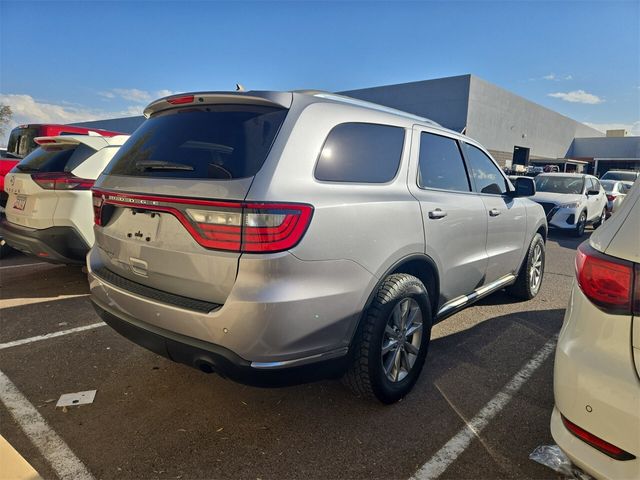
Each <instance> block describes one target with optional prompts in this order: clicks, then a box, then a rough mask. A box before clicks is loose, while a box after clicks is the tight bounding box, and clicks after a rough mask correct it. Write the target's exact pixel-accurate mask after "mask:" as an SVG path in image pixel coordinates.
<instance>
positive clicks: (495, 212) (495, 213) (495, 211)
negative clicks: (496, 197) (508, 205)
mask: <svg viewBox="0 0 640 480" xmlns="http://www.w3.org/2000/svg"><path fill="white" fill-rule="evenodd" d="M498 215H500V210H498V209H497V208H492V209H491V210H489V216H491V217H497V216H498Z"/></svg>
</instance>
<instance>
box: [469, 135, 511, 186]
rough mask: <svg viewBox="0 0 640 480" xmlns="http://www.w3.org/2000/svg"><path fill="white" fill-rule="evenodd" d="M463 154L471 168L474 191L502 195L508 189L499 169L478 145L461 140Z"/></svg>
mask: <svg viewBox="0 0 640 480" xmlns="http://www.w3.org/2000/svg"><path fill="white" fill-rule="evenodd" d="M462 145H463V147H462V148H463V151H464V155H465V157H466V159H467V162H468V164H469V167H470V168H471V176H472V177H473V181H474V183H475V191H476V192H478V193H489V194H493V195H502V194H504V193H506V192H507V191H508V187H507V181H506V179H505V178H504V176H503V175H502V173H501V172H500V169H499V168H498V167H497V166H496V164H495V163H493V161H491V159H490V158H489V157H488V156H487V155H486V154H485V153H484V152H483V151H482V150H480V149H479V148H478V147H474V146H473V145H469V144H468V143H465V142H462Z"/></svg>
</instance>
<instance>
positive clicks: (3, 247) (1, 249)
mask: <svg viewBox="0 0 640 480" xmlns="http://www.w3.org/2000/svg"><path fill="white" fill-rule="evenodd" d="M11 253H13V248H11V247H10V246H9V245H8V244H6V243H4V244H1V243H0V258H6V257H7V256H9V255H11Z"/></svg>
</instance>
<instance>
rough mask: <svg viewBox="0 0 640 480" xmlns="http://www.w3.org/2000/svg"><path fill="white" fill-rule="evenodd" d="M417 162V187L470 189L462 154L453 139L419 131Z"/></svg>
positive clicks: (466, 190) (461, 190) (463, 190)
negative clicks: (418, 156)
mask: <svg viewBox="0 0 640 480" xmlns="http://www.w3.org/2000/svg"><path fill="white" fill-rule="evenodd" d="M419 163H420V166H419V169H418V186H419V187H421V188H439V189H443V190H455V191H459V192H469V191H471V188H470V187H469V178H468V177H467V171H466V169H465V167H464V161H463V159H462V154H461V153H460V148H459V147H458V142H457V141H456V140H455V139H453V138H448V137H443V136H440V135H434V134H432V133H426V132H423V133H421V134H420V160H419Z"/></svg>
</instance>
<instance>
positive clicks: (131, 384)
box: [0, 234, 580, 479]
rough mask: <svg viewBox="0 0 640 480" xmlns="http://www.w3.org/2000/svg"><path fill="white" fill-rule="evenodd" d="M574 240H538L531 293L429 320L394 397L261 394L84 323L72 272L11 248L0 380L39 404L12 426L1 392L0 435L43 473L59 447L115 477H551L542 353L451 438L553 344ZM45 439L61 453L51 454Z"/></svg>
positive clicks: (336, 386) (49, 474)
mask: <svg viewBox="0 0 640 480" xmlns="http://www.w3.org/2000/svg"><path fill="white" fill-rule="evenodd" d="M579 243H580V240H578V239H574V238H570V237H566V236H561V235H553V234H552V235H551V237H550V239H549V241H548V243H547V259H546V272H545V277H544V283H543V285H542V289H541V291H540V293H539V295H538V296H537V297H536V298H535V299H534V300H532V301H529V302H519V301H514V300H513V299H512V298H510V297H509V296H507V295H506V294H505V293H502V292H499V293H496V294H494V295H492V296H490V297H487V298H486V299H484V300H482V301H481V302H479V303H477V304H476V305H474V306H473V307H471V308H468V309H467V310H464V311H462V312H460V313H458V314H456V315H454V316H452V317H450V318H448V319H446V320H445V321H443V322H441V323H440V324H438V325H437V326H435V327H434V329H433V335H432V343H431V346H430V351H429V355H428V358H427V363H426V365H425V369H424V371H423V373H422V376H421V378H420V379H419V381H418V383H417V385H416V387H415V389H414V390H413V392H412V393H411V394H410V395H408V396H407V397H406V398H405V399H404V400H402V401H401V402H399V403H397V404H395V405H391V406H383V405H381V404H377V403H374V402H370V401H363V400H361V399H358V398H356V397H354V396H352V395H351V393H349V392H348V391H347V390H346V389H345V388H344V387H343V386H342V385H341V384H340V382H338V381H325V382H318V383H312V384H306V385H301V386H296V387H288V388H280V389H259V388H253V387H247V386H243V385H239V384H236V383H233V382H231V381H227V380H224V379H222V378H220V377H218V376H216V375H206V374H204V373H202V372H199V371H197V370H194V369H191V368H189V367H186V366H183V365H179V364H175V363H172V362H171V361H169V360H166V359H164V358H161V357H158V356H156V355H155V354H153V353H151V352H148V351H146V350H144V349H143V348H140V347H138V346H136V345H134V344H132V343H130V342H129V341H128V340H126V339H124V338H122V337H120V336H119V335H118V334H116V333H115V332H114V331H112V330H111V329H110V328H109V327H107V326H104V325H96V324H98V323H99V322H100V319H99V318H98V317H97V316H96V315H95V313H94V312H93V309H92V307H91V305H90V302H89V299H88V287H87V285H86V278H85V274H84V273H83V272H82V269H81V268H79V267H67V266H56V265H49V264H46V263H41V262H38V260H37V259H28V258H26V257H23V256H20V255H17V254H16V255H14V256H13V257H10V258H9V259H6V260H3V261H2V262H1V264H0V374H3V375H4V376H5V378H6V379H8V380H7V381H5V382H4V383H2V382H0V388H4V389H7V388H9V387H7V384H10V385H11V388H15V390H17V391H19V392H20V393H21V395H18V397H19V398H23V400H20V401H23V402H26V403H28V404H30V405H31V406H33V407H34V408H35V410H36V411H37V412H38V413H39V415H34V414H30V415H28V414H25V415H23V416H22V417H21V418H22V421H21V424H19V423H18V422H17V421H16V418H15V416H16V407H15V405H14V406H13V407H11V408H12V410H11V412H10V411H9V409H8V408H7V402H6V401H4V402H0V433H1V434H2V435H3V436H4V437H5V438H6V439H7V440H8V441H9V442H10V443H11V444H12V445H13V446H14V447H15V448H16V449H17V450H18V451H19V452H20V453H21V454H22V455H23V456H24V457H25V458H26V459H27V461H28V462H29V463H30V464H31V465H32V466H33V467H34V468H35V469H36V470H37V471H38V472H39V473H40V474H41V475H42V476H43V477H44V478H56V477H57V474H56V472H58V473H59V472H60V471H61V470H60V468H54V467H52V463H51V462H52V460H51V459H52V458H54V459H57V460H56V461H57V462H58V463H57V465H58V466H59V464H60V462H62V463H63V464H64V462H69V461H71V460H69V457H74V458H75V459H77V460H78V462H79V463H80V464H81V465H82V464H83V465H84V466H86V470H88V472H90V475H92V476H93V477H95V478H118V479H132V478H163V479H164V478H167V479H169V478H173V479H180V478H181V479H195V478H252V479H257V478H260V479H268V478H269V479H270V478H274V479H288V478H322V479H330V478H381V479H382V478H384V479H389V478H394V479H396V478H397V479H407V478H409V477H411V476H412V475H414V474H415V473H416V472H417V471H419V469H420V468H421V467H422V466H423V465H425V464H426V463H429V462H430V461H431V462H432V463H433V462H435V464H436V465H440V467H442V466H443V465H445V466H444V468H440V470H438V472H439V473H438V474H439V478H455V479H460V478H474V479H478V478H487V479H489V478H492V479H493V478H518V479H526V478H536V479H537V478H554V477H555V473H554V472H552V471H551V470H549V469H547V468H546V467H543V466H541V465H538V464H536V463H534V462H532V461H530V460H529V459H528V455H529V453H530V452H531V451H532V450H533V449H534V448H535V447H536V446H538V445H546V444H551V443H553V440H552V438H551V434H550V432H549V418H550V415H551V410H552V406H553V354H551V355H549V356H546V357H543V358H542V360H541V363H540V364H539V366H537V367H536V369H533V370H531V371H530V372H529V374H528V376H527V377H526V379H525V380H526V381H523V382H521V383H522V385H521V386H520V388H519V389H518V390H517V391H513V392H511V394H510V396H509V398H508V400H509V401H507V402H506V403H505V402H503V403H502V404H501V408H500V409H499V410H496V411H494V412H493V416H492V417H491V418H490V419H489V420H488V421H486V422H484V423H483V428H481V429H471V430H467V431H470V432H472V433H471V436H470V441H469V442H467V444H465V445H466V446H463V447H460V442H459V441H458V437H456V435H457V434H459V433H460V432H461V431H462V432H464V430H465V425H472V426H474V425H476V423H474V421H475V420H477V419H478V418H479V417H478V415H479V412H484V411H485V410H486V408H487V406H489V409H490V410H491V409H493V410H495V408H494V407H495V403H493V402H495V400H496V398H497V399H498V400H504V397H503V396H501V394H500V392H501V391H503V390H504V388H505V385H508V384H509V382H510V381H511V380H512V379H513V377H514V375H515V374H516V373H518V372H519V371H520V370H521V369H522V368H523V366H526V365H527V362H528V361H530V360H531V359H532V357H534V356H535V355H536V353H539V352H540V350H541V349H543V348H544V346H545V344H547V342H551V343H553V342H554V338H555V336H556V334H557V333H558V331H559V329H560V326H561V324H562V319H563V315H564V309H565V307H566V304H567V299H568V294H569V291H570V288H571V283H572V281H573V268H574V267H573V261H574V255H575V248H576V247H577V245H578V244H579ZM79 327H87V329H82V328H79ZM77 328H78V330H73V329H77ZM67 330H72V333H68V334H65V335H60V336H50V335H49V334H52V333H56V332H62V331H67ZM33 338H35V341H29V343H21V342H20V341H21V340H24V339H33ZM518 378H519V379H520V377H518ZM520 380H521V379H520ZM3 385H4V386H3ZM93 389H95V390H97V395H96V398H95V401H94V402H93V403H92V404H89V405H83V406H79V407H69V408H68V409H66V411H65V410H63V409H61V408H56V407H55V403H56V401H57V399H58V398H59V397H60V395H62V394H65V393H71V392H78V391H84V390H93ZM7 396H9V394H7V392H0V398H2V399H4V400H6V398H7ZM12 398H14V399H15V398H16V395H14V396H13V397H12ZM16 401H17V400H16ZM25 408H27V407H25ZM483 409H485V410H483ZM493 410H492V411H493ZM480 416H481V417H482V415H480ZM38 418H40V420H38ZM483 418H484V417H483ZM481 420H482V418H481ZM25 422H26V423H29V422H35V423H36V424H38V425H39V426H40V430H38V428H35V427H33V426H32V427H29V425H27V426H26V427H25ZM38 422H40V423H38ZM42 425H44V427H43V426H42ZM42 429H44V433H43V430H42ZM25 431H26V433H25ZM34 431H35V433H34ZM51 432H54V433H51ZM38 435H40V437H39V438H37V437H38ZM452 439H454V441H452ZM58 444H63V446H64V447H65V448H66V449H67V450H68V451H67V450H64V449H63V453H65V452H66V454H67V455H66V456H65V455H62V456H61V455H58V456H57V457H55V455H54V456H53V457H52V455H53V454H52V453H51V450H52V448H53V447H51V446H52V445H54V446H55V445H58ZM43 445H45V447H43ZM46 445H49V447H46ZM456 445H457V447H456ZM450 446H453V447H456V448H449V447H450ZM61 448H62V447H61ZM54 450H55V448H54ZM54 453H55V452H54ZM436 454H438V455H436ZM434 455H435V456H436V458H435V459H434ZM443 459H444V460H443ZM443 461H444V463H443ZM53 463H56V462H55V461H54V462H53ZM436 470H437V469H436ZM62 471H65V470H64V469H63V470H62ZM66 471H68V470H66ZM423 473H424V472H423ZM432 473H433V471H432ZM1 476H2V475H1V472H0V477H1ZM420 478H433V475H431V476H429V474H423V475H422V477H420Z"/></svg>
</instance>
